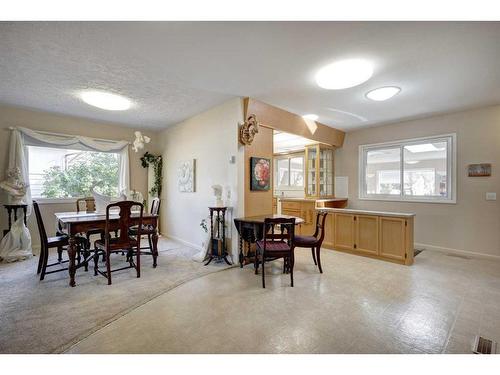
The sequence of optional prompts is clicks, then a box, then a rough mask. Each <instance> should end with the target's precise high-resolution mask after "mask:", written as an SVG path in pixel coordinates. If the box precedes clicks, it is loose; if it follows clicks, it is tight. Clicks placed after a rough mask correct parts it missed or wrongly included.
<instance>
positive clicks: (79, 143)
mask: <svg viewBox="0 0 500 375" xmlns="http://www.w3.org/2000/svg"><path fill="white" fill-rule="evenodd" d="M16 129H17V130H19V132H20V133H21V134H22V135H23V138H24V143H25V144H26V145H30V146H46V147H61V148H62V147H64V148H66V147H71V148H76V149H82V150H87V151H100V152H120V151H121V150H123V148H124V147H128V145H129V142H127V141H112V140H105V139H95V138H90V137H84V136H81V135H65V134H56V133H48V132H42V131H36V130H31V129H28V128H23V127H18V128H16Z"/></svg>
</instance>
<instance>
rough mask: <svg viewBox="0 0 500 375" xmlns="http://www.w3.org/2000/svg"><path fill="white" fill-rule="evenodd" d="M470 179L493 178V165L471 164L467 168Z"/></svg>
mask: <svg viewBox="0 0 500 375" xmlns="http://www.w3.org/2000/svg"><path fill="white" fill-rule="evenodd" d="M467 171H468V173H469V177H489V176H491V164H490V163H481V164H469V165H468V167H467Z"/></svg>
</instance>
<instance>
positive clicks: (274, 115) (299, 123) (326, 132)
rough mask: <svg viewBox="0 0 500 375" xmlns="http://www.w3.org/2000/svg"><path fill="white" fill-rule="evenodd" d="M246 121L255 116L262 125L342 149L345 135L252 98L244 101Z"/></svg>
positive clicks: (340, 131)
mask: <svg viewBox="0 0 500 375" xmlns="http://www.w3.org/2000/svg"><path fill="white" fill-rule="evenodd" d="M243 109H244V116H245V119H246V118H248V116H250V115H252V114H253V115H255V116H256V117H257V119H258V121H259V123H260V124H261V125H264V126H267V127H270V128H272V129H276V130H281V131H284V132H288V133H292V134H297V135H300V136H302V137H305V138H309V139H312V140H314V141H317V142H320V143H325V144H328V145H331V146H335V147H342V145H343V143H344V137H345V133H344V132H343V131H342V130H338V129H335V128H332V127H330V126H327V125H324V124H321V123H319V122H317V121H312V120H307V119H304V118H303V117H302V116H299V115H297V114H295V113H291V112H288V111H285V110H284V109H281V108H278V107H274V106H272V105H269V104H266V103H263V102H260V101H258V100H255V99H252V98H244V99H243Z"/></svg>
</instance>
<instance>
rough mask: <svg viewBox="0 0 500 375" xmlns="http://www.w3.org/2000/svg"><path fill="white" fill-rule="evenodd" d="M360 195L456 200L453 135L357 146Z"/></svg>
mask: <svg viewBox="0 0 500 375" xmlns="http://www.w3.org/2000/svg"><path fill="white" fill-rule="evenodd" d="M359 171H360V175H359V197H360V199H380V200H398V201H415V202H447V203H455V201H456V191H455V186H456V182H455V178H456V135H455V134H447V135H442V136H436V137H428V138H418V139H409V140H402V141H396V142H389V143H380V144H373V145H361V146H359Z"/></svg>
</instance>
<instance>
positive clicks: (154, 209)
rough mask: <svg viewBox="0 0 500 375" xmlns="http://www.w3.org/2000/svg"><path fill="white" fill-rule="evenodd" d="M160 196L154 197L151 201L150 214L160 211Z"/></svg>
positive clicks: (156, 213)
mask: <svg viewBox="0 0 500 375" xmlns="http://www.w3.org/2000/svg"><path fill="white" fill-rule="evenodd" d="M160 202H161V201H160V198H154V199H153V200H152V202H151V215H158V213H159V212H160Z"/></svg>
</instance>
